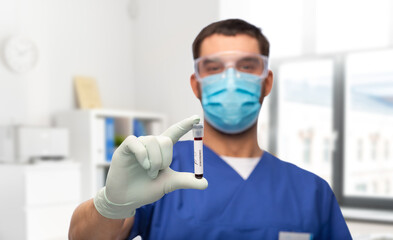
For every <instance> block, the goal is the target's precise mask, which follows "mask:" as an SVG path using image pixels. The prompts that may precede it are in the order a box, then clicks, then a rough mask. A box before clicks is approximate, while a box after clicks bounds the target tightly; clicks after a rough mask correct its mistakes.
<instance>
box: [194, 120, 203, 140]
mask: <svg viewBox="0 0 393 240" xmlns="http://www.w3.org/2000/svg"><path fill="white" fill-rule="evenodd" d="M192 134H193V135H194V138H201V137H203V124H202V123H196V124H194V125H192Z"/></svg>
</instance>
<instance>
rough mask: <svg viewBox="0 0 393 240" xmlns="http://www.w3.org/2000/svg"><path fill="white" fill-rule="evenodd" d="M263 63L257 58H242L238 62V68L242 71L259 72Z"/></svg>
mask: <svg viewBox="0 0 393 240" xmlns="http://www.w3.org/2000/svg"><path fill="white" fill-rule="evenodd" d="M262 65H263V64H262V63H261V62H260V61H258V59H255V58H245V59H241V60H239V61H238V62H237V63H236V69H237V70H239V71H241V72H247V73H253V74H258V73H259V72H260V71H261V69H262V68H263V67H262Z"/></svg>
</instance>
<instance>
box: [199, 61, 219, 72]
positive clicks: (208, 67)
mask: <svg viewBox="0 0 393 240" xmlns="http://www.w3.org/2000/svg"><path fill="white" fill-rule="evenodd" d="M203 70H204V72H205V73H206V74H215V73H220V72H222V71H223V70H224V65H223V64H222V63H221V62H208V63H205V64H203Z"/></svg>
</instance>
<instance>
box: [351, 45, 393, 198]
mask: <svg viewBox="0 0 393 240" xmlns="http://www.w3.org/2000/svg"><path fill="white" fill-rule="evenodd" d="M392 62H393V50H389V51H372V52H363V53H356V54H355V53H354V54H349V55H348V57H347V60H346V83H347V91H346V94H347V97H346V99H347V108H346V113H345V116H346V122H345V129H346V131H345V139H346V141H345V142H346V144H345V145H346V155H345V158H344V159H345V168H344V169H345V172H344V182H345V188H344V192H343V194H344V197H353V196H357V197H369V198H376V197H378V198H380V197H383V198H387V197H388V198H393V193H390V192H389V191H384V190H383V189H388V188H390V186H388V182H387V181H385V179H387V178H389V177H390V176H393V161H383V158H386V157H388V155H389V153H388V149H389V147H388V146H387V145H388V143H387V142H388V140H391V139H392V136H393V124H392V123H393V67H392V65H391V63H392ZM364 136H366V139H367V144H365V145H368V148H366V147H365V146H357V147H356V146H354V145H352V144H351V143H352V142H355V141H357V142H358V143H359V139H361V138H363V137H364ZM384 139H385V140H384ZM383 140H384V141H383ZM361 145H363V144H361ZM361 149H364V150H365V151H366V152H365V153H366V154H365V158H364V161H362V162H359V154H357V155H358V156H356V155H354V154H352V153H353V152H356V151H358V152H359V151H362V150H361ZM365 180H366V182H365V183H366V184H368V185H370V186H372V189H373V191H367V192H363V191H359V190H358V189H359V188H358V185H359V183H364V181H365ZM384 185H387V186H384Z"/></svg>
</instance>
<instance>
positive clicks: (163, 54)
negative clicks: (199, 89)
mask: <svg viewBox="0 0 393 240" xmlns="http://www.w3.org/2000/svg"><path fill="white" fill-rule="evenodd" d="M218 12H219V11H218V0H200V1H182V0H167V1H159V0H149V1H139V2H138V14H137V17H136V18H135V26H134V29H135V33H137V35H136V36H135V38H134V40H135V47H136V48H135V54H134V63H135V65H134V66H135V89H136V90H137V91H135V92H134V93H135V102H136V104H135V108H137V109H140V110H150V111H158V112H162V113H165V114H167V115H168V122H169V123H170V124H172V123H175V122H177V121H179V120H182V119H183V118H185V117H188V116H190V115H193V114H199V115H200V116H201V117H202V108H201V107H200V103H199V101H198V100H197V99H196V98H195V97H194V94H193V92H192V90H191V87H190V83H189V82H190V76H191V74H192V73H193V71H194V70H193V58H192V48H191V45H192V42H193V40H194V38H195V37H196V35H197V34H198V33H199V31H200V30H201V29H202V28H203V27H205V26H206V25H207V24H209V23H211V22H213V21H216V20H218Z"/></svg>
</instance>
